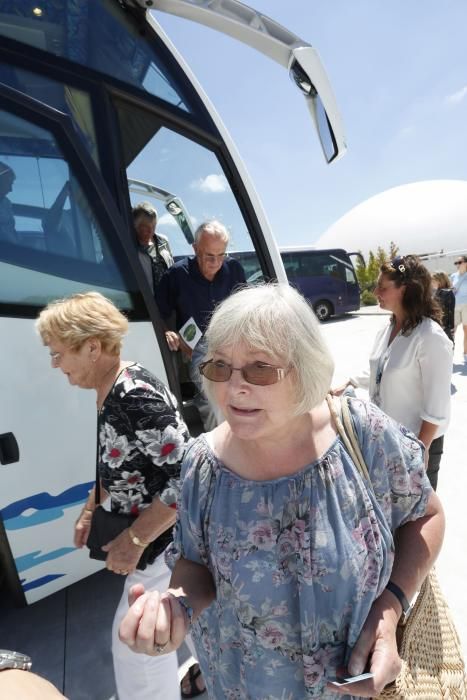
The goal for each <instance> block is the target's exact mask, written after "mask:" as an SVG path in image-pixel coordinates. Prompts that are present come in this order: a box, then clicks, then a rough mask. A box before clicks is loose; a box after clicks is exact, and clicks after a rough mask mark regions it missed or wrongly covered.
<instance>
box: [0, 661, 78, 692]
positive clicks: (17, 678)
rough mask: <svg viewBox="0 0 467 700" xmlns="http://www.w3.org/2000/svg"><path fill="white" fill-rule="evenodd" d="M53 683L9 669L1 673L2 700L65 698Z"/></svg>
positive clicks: (0, 688) (32, 674)
mask: <svg viewBox="0 0 467 700" xmlns="http://www.w3.org/2000/svg"><path fill="white" fill-rule="evenodd" d="M64 697H65V696H64V695H62V694H61V693H60V692H59V691H58V690H57V688H55V686H53V685H52V683H49V681H46V680H45V678H42V677H41V676H38V675H36V674H35V673H32V671H20V670H18V669H14V668H9V669H5V670H4V671H0V698H4V699H5V700H9V699H10V700H58V698H62V700H63V698H64Z"/></svg>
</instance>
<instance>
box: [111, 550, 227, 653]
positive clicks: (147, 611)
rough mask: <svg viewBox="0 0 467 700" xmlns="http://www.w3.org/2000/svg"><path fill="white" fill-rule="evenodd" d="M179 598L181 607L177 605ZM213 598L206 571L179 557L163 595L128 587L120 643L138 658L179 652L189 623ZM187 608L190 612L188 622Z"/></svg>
mask: <svg viewBox="0 0 467 700" xmlns="http://www.w3.org/2000/svg"><path fill="white" fill-rule="evenodd" d="M180 597H183V600H184V604H183V605H181V604H180V602H179V601H178V598H180ZM215 597H216V591H215V586H214V581H213V579H212V576H211V573H210V572H209V570H208V568H207V567H206V566H204V565H203V564H198V563H196V562H193V561H189V560H188V559H184V558H183V557H182V558H180V559H178V560H177V562H176V564H175V568H174V570H173V573H172V578H171V580H170V588H169V589H168V590H167V591H165V592H160V591H152V592H145V590H144V587H143V586H142V585H141V584H137V585H135V586H132V588H131V589H130V592H129V595H128V603H129V606H130V607H129V610H128V612H127V614H126V615H125V617H124V618H123V620H122V623H121V625H120V629H119V637H120V640H121V641H122V642H123V643H124V644H127V645H128V646H129V647H130V648H131V649H132V650H133V651H135V652H136V653H138V654H148V655H150V656H158V655H160V654H169V653H170V652H171V651H175V650H176V649H178V648H179V646H180V645H181V644H182V642H183V640H184V639H185V637H186V635H187V634H188V632H189V628H190V624H191V622H192V621H195V620H196V619H197V618H198V617H199V615H200V614H201V613H202V612H203V610H205V609H206V608H207V607H208V606H209V605H210V604H211V603H212V602H213V600H214V599H215ZM187 606H188V607H189V608H191V611H190V612H191V615H190V617H191V619H190V617H189V614H188V613H187ZM156 645H159V646H160V647H163V648H159V649H158V648H157V646H156Z"/></svg>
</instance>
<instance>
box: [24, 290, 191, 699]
mask: <svg viewBox="0 0 467 700" xmlns="http://www.w3.org/2000/svg"><path fill="white" fill-rule="evenodd" d="M37 328H38V331H39V333H40V335H41V338H42V340H43V342H44V344H45V345H47V346H48V347H49V349H50V355H51V361H52V366H53V367H60V369H61V370H62V372H63V373H64V374H65V375H66V376H67V378H68V381H69V383H70V384H71V385H73V386H79V387H81V388H83V389H94V390H95V391H96V393H97V409H98V415H97V420H98V435H99V445H98V468H99V475H100V483H101V502H102V501H104V500H105V499H106V498H110V503H111V509H112V511H115V512H118V513H126V514H133V515H135V516H136V519H135V520H134V521H133V524H132V526H131V527H130V528H127V529H126V530H124V531H123V532H122V533H120V535H118V537H116V538H115V539H114V540H112V541H111V542H109V543H108V544H107V545H106V546H105V547H104V548H103V549H104V550H105V551H106V552H107V558H106V567H107V569H109V570H110V571H114V572H115V573H117V574H121V575H123V576H126V581H125V586H124V590H123V594H122V597H121V600H120V603H119V606H118V608H117V611H116V614H115V618H114V622H113V631H112V653H113V658H114V670H115V679H116V685H117V691H118V697H119V700H146V699H148V700H149V698H150V699H151V700H158V699H160V700H172V699H173V700H179V697H180V695H179V685H178V681H177V670H178V665H177V657H176V654H175V653H173V654H168V655H164V656H160V657H153V658H152V659H151V663H148V659H147V658H144V657H142V656H140V655H138V654H133V652H132V651H130V649H128V647H126V646H125V645H124V644H122V643H121V642H120V640H119V638H118V627H119V624H120V620H121V618H122V617H123V615H124V614H125V612H126V611H127V610H128V590H129V588H130V587H131V586H134V584H143V585H144V586H145V587H146V588H148V587H149V586H151V587H159V586H161V585H162V586H163V585H168V581H169V578H170V573H169V570H168V569H167V567H166V565H165V562H164V557H163V554H162V553H163V551H164V549H165V547H166V546H167V544H168V543H169V542H170V540H171V538H172V526H173V524H174V522H175V505H176V501H177V496H178V491H179V476H180V463H181V460H182V458H183V455H184V452H185V447H186V443H187V441H188V439H189V434H188V430H187V428H186V425H185V423H184V422H183V420H182V418H181V416H180V413H179V411H178V408H177V403H176V400H175V398H174V397H173V396H172V394H171V393H170V392H169V391H168V390H167V388H166V387H165V386H164V384H162V382H160V381H159V380H158V379H157V378H156V377H155V376H154V375H152V374H151V373H150V372H148V371H147V370H146V369H144V368H143V367H141V365H139V364H136V363H133V362H124V361H122V360H121V359H120V350H121V344H122V339H123V336H124V335H125V333H126V331H127V329H128V321H127V320H126V318H125V316H123V314H121V313H120V311H118V309H117V308H116V307H115V306H114V305H113V304H112V302H110V301H109V300H108V299H106V298H105V297H103V296H102V295H101V294H98V293H96V292H88V293H86V294H75V295H73V296H72V297H69V298H68V299H63V300H60V301H56V302H53V303H51V304H49V305H48V306H47V308H45V309H44V310H43V311H42V312H41V314H40V316H39V318H38V321H37ZM95 508H96V501H95V493H94V489H92V491H91V492H90V494H89V497H88V499H87V502H86V503H85V505H84V508H83V510H82V512H81V514H80V516H79V517H78V520H77V521H76V524H75V533H74V543H75V545H76V546H77V547H82V546H83V545H85V544H86V541H87V537H88V534H89V529H90V525H91V519H92V514H93V511H94V509H95ZM148 546H150V547H151V555H150V559H149V561H150V562H152V563H150V564H149V565H148V566H147V567H146V569H144V570H139V569H138V570H137V569H136V565H137V563H138V561H139V559H140V557H141V554H142V551H143V550H144V549H145V548H146V547H148ZM164 581H167V584H164V583H163V582H164ZM167 660H168V661H167ZM153 662H154V663H153Z"/></svg>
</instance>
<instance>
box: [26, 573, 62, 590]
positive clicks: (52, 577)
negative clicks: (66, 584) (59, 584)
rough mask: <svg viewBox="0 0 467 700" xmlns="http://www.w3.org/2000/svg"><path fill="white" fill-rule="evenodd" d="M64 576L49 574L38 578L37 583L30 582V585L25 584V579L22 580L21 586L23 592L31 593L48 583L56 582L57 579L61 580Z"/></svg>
mask: <svg viewBox="0 0 467 700" xmlns="http://www.w3.org/2000/svg"><path fill="white" fill-rule="evenodd" d="M62 576H65V574H48V575H47V576H41V577H40V578H36V579H35V581H29V583H24V581H25V579H24V578H23V579H22V580H21V585H22V587H23V591H30V590H32V589H33V588H39V586H45V584H46V583H50V582H51V581H55V579H57V578H61V577H62Z"/></svg>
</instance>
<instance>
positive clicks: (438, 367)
mask: <svg viewBox="0 0 467 700" xmlns="http://www.w3.org/2000/svg"><path fill="white" fill-rule="evenodd" d="M375 294H376V296H377V298H378V302H379V305H380V307H381V308H382V309H387V310H388V311H392V317H391V319H390V321H389V324H388V325H387V326H385V327H384V328H382V329H381V331H379V333H378V335H377V336H376V339H375V343H374V346H373V350H372V352H371V354H370V373H369V376H368V373H366V376H365V375H361V376H358V377H352V378H351V379H350V380H349V381H348V384H352V385H353V386H361V387H364V388H368V389H369V393H370V399H371V400H372V401H373V402H374V403H375V404H377V405H378V406H379V407H380V408H381V409H382V410H383V411H384V412H385V413H387V414H388V415H389V416H391V418H394V419H395V420H396V421H398V422H399V423H401V424H402V425H405V426H406V427H407V428H409V430H411V431H412V432H413V433H415V435H417V436H418V438H419V439H420V440H421V441H422V442H423V443H424V445H425V447H426V449H427V455H426V464H427V474H428V478H429V479H430V483H431V485H432V487H433V488H434V489H436V486H437V482H438V470H439V465H440V461H441V455H442V454H443V442H444V433H445V432H446V429H447V426H448V423H449V414H450V400H451V374H452V349H453V345H452V342H451V341H450V340H449V338H448V337H447V336H446V334H445V333H444V331H443V329H442V327H441V325H440V322H441V316H442V311H441V308H440V307H439V305H438V303H437V302H436V300H434V298H433V291H432V287H431V276H430V273H429V271H428V270H427V268H426V267H425V266H424V265H422V264H421V262H420V261H419V260H418V259H417V258H416V257H414V256H413V255H407V256H405V257H401V256H399V257H397V258H394V260H392V261H391V263H389V264H384V265H382V266H381V268H380V275H379V277H378V283H377V286H376V290H375ZM344 388H345V387H344ZM340 391H342V387H341V388H340V390H336V391H335V392H333V393H340Z"/></svg>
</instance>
